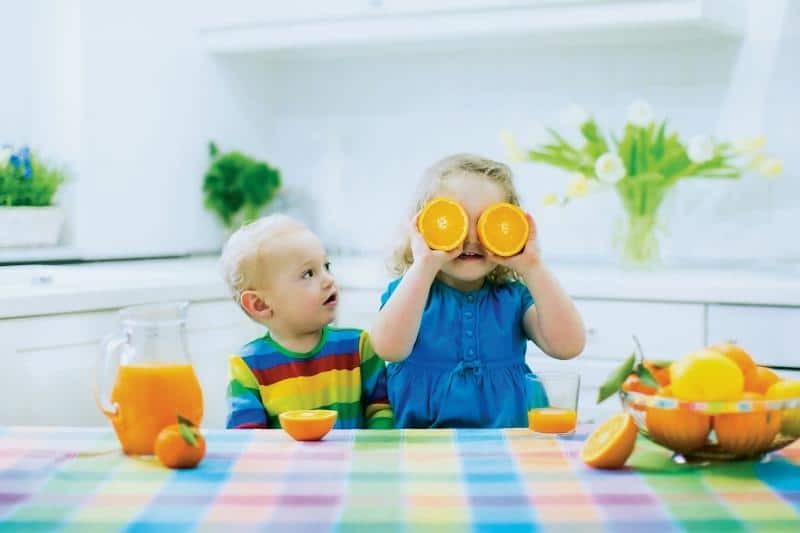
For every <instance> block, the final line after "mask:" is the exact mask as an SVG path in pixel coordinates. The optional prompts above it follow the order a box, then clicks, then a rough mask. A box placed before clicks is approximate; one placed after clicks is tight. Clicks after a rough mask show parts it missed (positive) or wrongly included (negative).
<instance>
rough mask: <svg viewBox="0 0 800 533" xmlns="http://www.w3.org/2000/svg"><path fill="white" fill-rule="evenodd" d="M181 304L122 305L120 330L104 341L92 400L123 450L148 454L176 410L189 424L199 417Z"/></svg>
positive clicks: (198, 396)
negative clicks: (93, 399)
mask: <svg viewBox="0 0 800 533" xmlns="http://www.w3.org/2000/svg"><path fill="white" fill-rule="evenodd" d="M186 307H187V304H185V303H168V304H154V305H142V306H134V307H129V308H126V309H123V310H122V311H121V312H120V316H121V319H122V333H121V334H118V335H114V336H112V337H110V338H108V339H107V340H106V341H105V342H104V356H103V359H102V364H101V366H100V367H99V368H100V370H101V371H102V377H100V376H98V387H99V390H98V391H97V402H98V405H99V406H100V409H101V410H102V411H103V413H104V414H105V415H106V416H108V418H109V419H110V420H111V423H112V425H113V426H114V430H115V431H116V434H117V438H118V439H119V442H120V444H121V445H122V450H123V451H124V452H125V453H126V454H129V455H152V454H153V446H154V443H155V440H156V436H157V435H158V433H159V432H160V431H161V430H162V429H163V428H164V427H166V426H168V425H170V424H174V423H175V422H176V420H177V415H179V414H180V415H181V416H183V417H185V418H187V419H189V420H191V421H192V422H193V423H194V424H195V425H199V424H200V421H201V419H202V417H203V394H202V391H201V389H200V384H199V382H198V380H197V376H196V375H195V372H194V369H193V368H192V365H191V363H190V362H189V355H188V353H187V352H186V342H185V324H186V318H185V312H186ZM112 382H113V388H112V389H111V391H110V393H106V392H105V389H104V385H106V384H110V383H112Z"/></svg>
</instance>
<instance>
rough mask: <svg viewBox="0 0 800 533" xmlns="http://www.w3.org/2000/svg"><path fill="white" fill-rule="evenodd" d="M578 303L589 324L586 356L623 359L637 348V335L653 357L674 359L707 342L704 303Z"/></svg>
mask: <svg viewBox="0 0 800 533" xmlns="http://www.w3.org/2000/svg"><path fill="white" fill-rule="evenodd" d="M575 304H576V306H577V307H578V310H579V311H580V314H581V316H582V318H583V321H584V325H585V326H586V349H585V350H584V352H583V354H582V356H581V357H584V358H590V359H608V360H614V361H617V360H621V359H623V358H624V357H627V356H628V355H629V354H630V353H631V352H633V351H634V347H635V344H634V341H633V336H634V335H635V336H636V337H637V338H638V339H639V342H640V343H641V345H642V349H643V351H644V353H645V356H647V357H649V358H652V359H673V358H676V357H679V356H681V355H683V354H685V353H687V352H690V351H692V350H696V349H697V348H699V347H701V346H703V344H704V342H705V326H704V320H705V316H704V314H705V310H704V306H703V305H702V304H680V303H657V302H652V303H651V302H631V301H611V300H580V299H576V300H575Z"/></svg>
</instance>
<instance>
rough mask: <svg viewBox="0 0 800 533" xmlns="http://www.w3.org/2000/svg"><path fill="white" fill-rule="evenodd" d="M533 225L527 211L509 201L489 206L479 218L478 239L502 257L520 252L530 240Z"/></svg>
mask: <svg viewBox="0 0 800 533" xmlns="http://www.w3.org/2000/svg"><path fill="white" fill-rule="evenodd" d="M530 231H531V225H530V223H529V222H528V217H527V216H525V211H523V210H522V209H520V208H519V207H517V206H516V205H513V204H509V203H505V202H502V203H497V204H493V205H491V206H489V207H488V208H487V209H486V210H485V211H484V212H483V213H481V216H480V217H479V218H478V239H480V241H481V244H483V246H484V247H486V249H487V250H489V251H490V252H492V253H493V254H495V255H499V256H501V257H511V256H512V255H516V254H518V253H519V252H520V251H521V250H522V249H523V248H524V247H525V243H526V242H528V235H529V234H530Z"/></svg>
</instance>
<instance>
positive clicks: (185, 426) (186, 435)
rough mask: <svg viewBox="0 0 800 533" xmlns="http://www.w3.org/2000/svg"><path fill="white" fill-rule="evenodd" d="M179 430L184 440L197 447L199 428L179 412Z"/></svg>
mask: <svg viewBox="0 0 800 533" xmlns="http://www.w3.org/2000/svg"><path fill="white" fill-rule="evenodd" d="M178 431H179V432H180V434H181V437H183V440H185V441H186V444H190V445H192V446H194V447H195V448H196V447H197V446H198V444H197V430H196V429H195V425H194V423H193V422H192V421H191V420H189V419H188V418H186V417H183V416H181V415H180V413H179V414H178Z"/></svg>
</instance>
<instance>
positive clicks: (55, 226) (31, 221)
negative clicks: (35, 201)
mask: <svg viewBox="0 0 800 533" xmlns="http://www.w3.org/2000/svg"><path fill="white" fill-rule="evenodd" d="M63 225H64V210H63V209H61V207H59V206H55V205H53V206H47V207H0V248H11V247H15V248H16V247H18V248H22V247H31V246H55V245H56V244H58V239H59V237H60V235H61V227H62V226H63Z"/></svg>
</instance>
